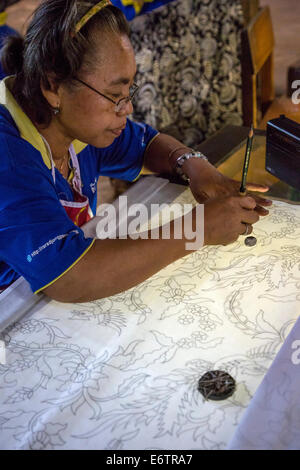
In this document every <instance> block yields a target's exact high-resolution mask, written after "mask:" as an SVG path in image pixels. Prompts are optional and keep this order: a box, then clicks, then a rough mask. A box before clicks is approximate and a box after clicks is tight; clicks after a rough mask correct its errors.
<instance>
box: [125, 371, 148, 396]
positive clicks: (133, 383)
mask: <svg viewBox="0 0 300 470" xmlns="http://www.w3.org/2000/svg"><path fill="white" fill-rule="evenodd" d="M147 377H148V375H146V374H137V375H133V376H131V377H128V378H127V379H125V380H124V381H123V382H122V383H121V384H120V385H119V387H118V396H119V397H120V398H121V397H122V398H125V397H127V396H129V395H132V394H133V393H134V391H135V389H136V388H138V387H140V386H141V385H142V384H143V383H144V381H145V380H146V378H147Z"/></svg>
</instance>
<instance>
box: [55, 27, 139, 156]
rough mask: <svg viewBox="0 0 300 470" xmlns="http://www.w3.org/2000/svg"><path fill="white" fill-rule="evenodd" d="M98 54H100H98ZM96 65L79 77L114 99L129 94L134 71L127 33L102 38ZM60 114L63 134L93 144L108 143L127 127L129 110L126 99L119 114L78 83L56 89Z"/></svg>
mask: <svg viewBox="0 0 300 470" xmlns="http://www.w3.org/2000/svg"><path fill="white" fill-rule="evenodd" d="M100 54H101V56H100ZM98 59H99V60H97V61H96V63H99V64H101V65H99V66H98V67H96V68H95V67H93V70H91V72H89V71H88V70H85V71H84V72H79V73H78V76H77V77H78V78H79V79H81V80H83V81H84V82H86V83H87V84H89V85H90V86H92V87H93V88H95V89H96V90H98V91H99V92H100V93H103V94H104V95H106V96H107V97H109V98H111V99H113V100H114V101H116V102H117V101H119V100H120V99H121V98H126V97H128V96H129V88H130V87H131V86H132V84H133V81H134V76H135V74H136V63H135V58H134V52H133V49H132V46H131V43H130V40H129V38H128V37H127V36H121V37H118V36H116V35H108V36H107V37H106V38H105V39H104V41H103V39H102V40H101V44H100V49H99V54H98ZM58 96H59V102H60V113H59V114H58V115H57V116H56V118H54V119H56V120H57V122H56V124H57V126H58V128H59V129H60V131H61V132H62V133H63V134H64V136H65V137H67V138H70V139H71V140H74V139H78V140H80V141H82V142H85V143H87V144H91V145H94V146H95V147H107V146H109V145H111V144H112V143H113V141H114V139H116V138H117V137H118V136H119V135H120V134H121V131H122V129H124V127H125V126H126V118H127V115H128V114H131V113H132V104H131V102H130V101H129V102H128V103H127V104H126V106H125V109H124V110H123V111H121V112H119V113H116V111H115V105H114V104H113V103H112V102H110V101H109V100H107V99H106V98H104V97H102V96H100V95H98V94H97V93H96V92H95V91H93V90H91V89H90V88H88V87H87V86H85V85H83V84H80V83H78V87H77V86H76V88H74V89H72V90H70V89H68V88H67V87H66V86H60V87H59V88H58Z"/></svg>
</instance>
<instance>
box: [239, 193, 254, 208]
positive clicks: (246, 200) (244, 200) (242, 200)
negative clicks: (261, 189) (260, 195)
mask: <svg viewBox="0 0 300 470" xmlns="http://www.w3.org/2000/svg"><path fill="white" fill-rule="evenodd" d="M239 204H240V206H241V207H242V208H243V209H248V210H249V209H250V210H254V209H255V207H256V201H255V199H254V198H253V197H250V196H240V197H239Z"/></svg>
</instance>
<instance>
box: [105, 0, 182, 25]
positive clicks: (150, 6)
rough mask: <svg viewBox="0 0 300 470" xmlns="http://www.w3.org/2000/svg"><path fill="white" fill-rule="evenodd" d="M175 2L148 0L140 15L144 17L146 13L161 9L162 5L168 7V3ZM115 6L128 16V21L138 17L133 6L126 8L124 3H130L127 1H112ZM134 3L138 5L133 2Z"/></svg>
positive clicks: (169, 0) (171, 0)
mask: <svg viewBox="0 0 300 470" xmlns="http://www.w3.org/2000/svg"><path fill="white" fill-rule="evenodd" d="M170 2H174V0H152V1H151V0H150V1H149V0H146V2H145V3H144V6H143V8H142V9H141V11H140V13H139V15H142V14H144V13H148V12H149V11H152V10H155V9H156V8H158V7H161V6H162V5H167V3H170ZM112 3H113V5H115V6H116V7H118V8H120V10H122V11H123V13H124V15H125V16H126V18H127V20H128V21H130V20H133V18H135V17H136V16H137V13H136V10H135V8H134V6H133V5H127V6H125V5H124V3H128V2H126V1H124V0H123V1H122V0H112ZM132 3H133V4H134V3H136V2H134V1H132Z"/></svg>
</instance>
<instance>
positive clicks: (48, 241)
mask: <svg viewBox="0 0 300 470" xmlns="http://www.w3.org/2000/svg"><path fill="white" fill-rule="evenodd" d="M1 143H2V142H1ZM15 150H16V149H15ZM23 150H24V146H23ZM35 152H36V153H37V156H39V154H38V152H37V151H35ZM42 165H43V164H42ZM43 166H44V165H43ZM0 194H1V199H0V260H1V261H3V262H5V263H7V264H8V265H9V266H10V267H11V268H13V269H14V270H15V271H16V272H17V273H18V274H19V275H21V276H23V277H24V278H25V279H26V280H27V281H28V282H29V284H30V286H31V288H32V290H33V292H37V291H39V290H41V289H42V288H44V287H46V286H48V285H49V284H51V283H52V282H54V281H55V280H56V279H58V278H59V277H60V276H62V275H63V274H64V273H65V272H66V271H68V270H69V269H70V268H71V267H72V266H73V264H75V263H76V262H77V261H78V260H79V259H80V258H81V257H82V256H83V255H84V254H85V252H86V251H87V250H88V249H89V248H90V247H91V246H92V244H93V242H94V240H93V239H92V238H87V239H86V238H84V234H83V231H82V230H81V229H80V228H79V227H77V226H76V225H74V224H73V222H72V221H71V219H69V217H68V216H67V214H66V212H65V209H64V208H63V207H62V205H61V203H60V201H59V199H58V196H57V194H56V191H55V188H54V184H53V183H52V176H51V171H49V170H48V169H47V168H46V167H45V169H44V168H42V166H41V167H39V166H38V165H36V166H33V165H31V166H29V165H4V166H3V165H2V168H1V170H0Z"/></svg>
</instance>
